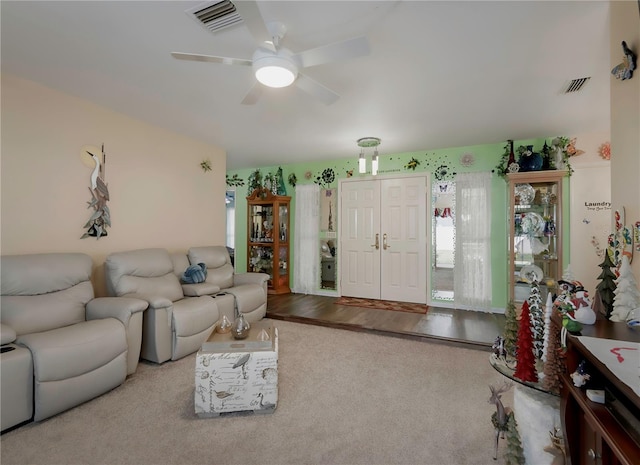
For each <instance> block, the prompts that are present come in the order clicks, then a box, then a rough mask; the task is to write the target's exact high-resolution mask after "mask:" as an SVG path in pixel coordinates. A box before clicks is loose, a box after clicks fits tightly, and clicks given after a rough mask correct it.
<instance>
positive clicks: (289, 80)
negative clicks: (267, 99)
mask: <svg viewBox="0 0 640 465" xmlns="http://www.w3.org/2000/svg"><path fill="white" fill-rule="evenodd" d="M256 79H257V80H258V82H260V83H261V84H264V85H265V86H267V87H287V86H290V85H291V84H293V81H295V79H296V75H295V74H293V73H292V72H291V70H289V69H286V68H283V67H281V66H264V67H262V68H260V69H258V70H257V71H256Z"/></svg>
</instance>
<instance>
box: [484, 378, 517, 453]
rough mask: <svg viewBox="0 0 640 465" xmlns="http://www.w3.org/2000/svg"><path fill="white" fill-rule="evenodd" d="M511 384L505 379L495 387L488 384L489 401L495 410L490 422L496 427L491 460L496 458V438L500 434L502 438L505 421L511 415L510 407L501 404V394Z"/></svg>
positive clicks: (511, 384)
mask: <svg viewBox="0 0 640 465" xmlns="http://www.w3.org/2000/svg"><path fill="white" fill-rule="evenodd" d="M512 386H513V383H512V382H507V381H505V382H504V384H503V385H502V386H501V387H500V388H499V389H496V388H495V387H493V386H491V385H489V389H490V390H491V397H489V403H490V404H494V405H495V406H496V412H495V413H494V414H493V415H492V416H491V422H492V423H493V427H494V428H495V429H496V442H495V445H494V450H493V460H497V459H498V440H499V439H500V435H502V438H503V439H504V433H505V431H507V421H508V420H509V415H511V409H510V408H508V407H506V408H505V406H504V405H502V400H500V399H501V398H502V394H503V393H505V392H507V391H508V390H509V389H511V387H512Z"/></svg>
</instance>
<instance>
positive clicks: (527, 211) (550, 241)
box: [507, 170, 567, 303]
mask: <svg viewBox="0 0 640 465" xmlns="http://www.w3.org/2000/svg"><path fill="white" fill-rule="evenodd" d="M566 175H567V171H564V170H549V171H528V172H522V173H509V174H507V182H508V184H509V213H508V224H509V236H508V243H509V269H508V274H507V278H508V279H509V300H510V301H513V302H514V303H521V302H524V301H525V300H527V298H528V297H529V292H530V290H531V282H532V281H533V280H534V279H535V280H537V281H538V283H539V286H540V292H541V297H542V299H543V302H544V301H545V300H546V298H547V293H548V292H552V293H556V292H557V285H558V280H559V279H561V278H562V272H563V267H562V224H563V223H562V200H563V197H562V195H563V194H562V181H563V178H564V177H565V176H566Z"/></svg>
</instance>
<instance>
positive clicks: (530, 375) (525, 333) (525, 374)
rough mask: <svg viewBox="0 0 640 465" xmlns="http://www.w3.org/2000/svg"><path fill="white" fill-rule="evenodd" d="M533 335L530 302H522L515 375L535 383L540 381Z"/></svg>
mask: <svg viewBox="0 0 640 465" xmlns="http://www.w3.org/2000/svg"><path fill="white" fill-rule="evenodd" d="M533 352H534V349H533V338H532V336H531V323H530V320H529V304H528V303H527V301H525V302H524V304H522V315H521V316H520V327H519V328H518V349H517V353H516V359H517V365H516V371H515V372H514V373H513V376H515V377H516V378H518V379H520V380H522V381H529V382H532V383H535V382H537V381H538V374H537V373H536V359H535V355H534V353H533Z"/></svg>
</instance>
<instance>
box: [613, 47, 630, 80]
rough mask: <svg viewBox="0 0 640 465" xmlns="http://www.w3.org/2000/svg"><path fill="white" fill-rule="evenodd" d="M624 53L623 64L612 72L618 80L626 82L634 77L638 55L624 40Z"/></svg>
mask: <svg viewBox="0 0 640 465" xmlns="http://www.w3.org/2000/svg"><path fill="white" fill-rule="evenodd" d="M622 53H623V57H622V63H620V64H618V65H616V66H615V67H614V68H613V69H612V70H611V74H613V75H614V76H615V77H616V79H620V80H621V81H624V80H626V79H631V78H632V77H633V70H634V69H636V54H635V53H633V51H632V50H631V49H630V48H629V47H627V43H626V42H625V41H624V40H623V41H622Z"/></svg>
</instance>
